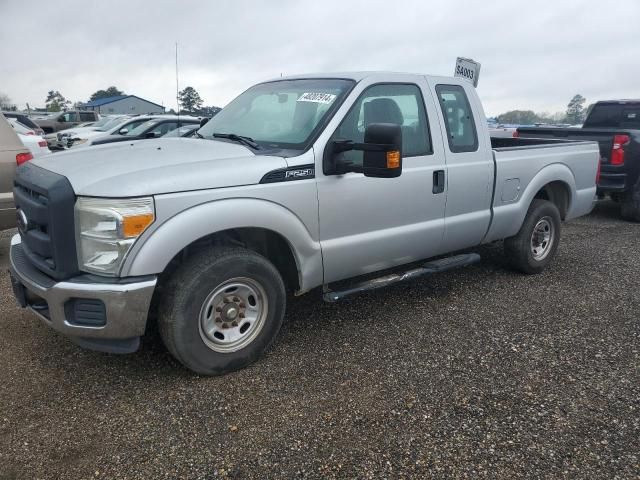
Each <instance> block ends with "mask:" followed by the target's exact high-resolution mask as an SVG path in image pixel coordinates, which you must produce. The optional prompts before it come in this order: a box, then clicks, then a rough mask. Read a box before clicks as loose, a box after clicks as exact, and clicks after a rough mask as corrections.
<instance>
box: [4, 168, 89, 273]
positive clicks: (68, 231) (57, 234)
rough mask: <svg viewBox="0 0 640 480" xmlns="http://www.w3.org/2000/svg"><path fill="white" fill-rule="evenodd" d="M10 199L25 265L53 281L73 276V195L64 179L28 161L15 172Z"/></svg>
mask: <svg viewBox="0 0 640 480" xmlns="http://www.w3.org/2000/svg"><path fill="white" fill-rule="evenodd" d="M13 197H14V200H15V204H16V213H17V216H18V230H19V232H20V236H21V237H22V247H23V251H24V254H25V256H26V257H27V259H28V260H29V262H30V263H31V264H33V265H34V266H35V267H36V268H38V269H39V270H40V271H42V272H43V273H45V274H47V275H49V276H50V277H52V278H55V279H57V280H64V279H66V278H69V277H70V276H72V275H75V274H77V273H78V266H77V260H76V247H75V238H74V237H75V234H74V226H73V206H74V202H75V194H74V192H73V188H72V187H71V184H70V183H69V181H68V180H67V179H66V177H63V176H62V175H58V174H56V173H53V172H50V171H48V170H45V169H43V168H40V167H37V166H35V165H33V164H31V163H30V162H28V163H26V164H24V165H22V166H20V167H18V169H17V170H16V177H15V181H14V188H13ZM21 218H22V221H21Z"/></svg>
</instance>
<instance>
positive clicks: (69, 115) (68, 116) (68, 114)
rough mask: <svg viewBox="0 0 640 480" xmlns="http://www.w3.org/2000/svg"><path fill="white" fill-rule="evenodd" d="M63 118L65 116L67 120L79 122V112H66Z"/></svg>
mask: <svg viewBox="0 0 640 480" xmlns="http://www.w3.org/2000/svg"><path fill="white" fill-rule="evenodd" d="M62 118H64V121H65V122H77V121H78V114H77V112H66V113H65V114H64V115H62Z"/></svg>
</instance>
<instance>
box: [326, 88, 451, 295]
mask: <svg viewBox="0 0 640 480" xmlns="http://www.w3.org/2000/svg"><path fill="white" fill-rule="evenodd" d="M352 99H353V100H352ZM347 105H350V106H347ZM341 108H343V109H344V108H349V110H348V112H345V113H344V114H342V115H340V114H338V115H340V116H338V115H336V117H338V118H341V120H340V121H339V124H337V125H335V122H333V124H330V125H329V126H328V127H327V129H326V132H327V133H328V134H329V135H330V137H329V138H328V139H326V141H325V143H323V142H322V140H320V141H318V142H317V143H316V147H315V148H316V151H315V155H316V176H317V177H316V178H317V186H318V201H319V218H320V242H321V246H322V256H323V263H324V275H325V279H324V280H325V282H326V283H329V282H332V281H337V280H340V279H343V278H347V277H352V276H355V275H360V274H364V273H368V272H373V271H378V270H382V269H385V268H389V267H393V266H395V265H400V264H404V263H409V262H412V261H415V260H419V259H422V258H426V257H430V256H432V255H436V254H437V253H439V251H440V250H441V248H442V235H443V231H444V209H445V203H446V189H445V188H441V189H434V175H435V176H437V172H438V171H441V172H444V170H445V158H444V155H443V146H442V138H441V135H440V132H439V127H438V120H437V116H436V113H435V110H436V106H435V103H434V102H433V99H432V96H431V93H430V92H429V90H428V86H427V84H426V82H424V81H422V79H420V80H419V81H418V82H416V77H414V76H411V77H408V81H407V82H406V83H376V82H375V77H373V78H372V79H367V80H363V81H361V82H360V83H359V84H358V85H357V86H356V87H355V88H354V91H353V92H352V93H351V95H350V98H349V99H348V100H347V102H345V105H343V106H342V107H341ZM370 123H395V124H400V125H401V126H402V133H403V147H402V148H403V170H402V175H400V176H399V177H397V178H392V179H381V178H368V177H365V176H364V175H363V174H361V173H347V174H344V175H324V172H323V171H322V161H323V154H324V150H325V148H326V145H327V144H329V143H330V142H332V141H333V140H353V141H354V142H362V141H363V140H364V131H365V128H366V127H367V125H368V124H370ZM323 135H324V134H323ZM321 139H322V137H321ZM341 155H344V157H345V158H344V160H347V161H351V162H354V163H356V164H358V163H360V164H361V163H362V152H355V151H350V152H344V153H342V154H341Z"/></svg>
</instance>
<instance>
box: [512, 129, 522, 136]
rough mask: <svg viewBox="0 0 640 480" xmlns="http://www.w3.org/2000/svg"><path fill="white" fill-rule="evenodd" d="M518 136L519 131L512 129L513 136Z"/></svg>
mask: <svg viewBox="0 0 640 480" xmlns="http://www.w3.org/2000/svg"><path fill="white" fill-rule="evenodd" d="M519 136H520V132H519V131H518V130H514V131H513V138H518V137H519Z"/></svg>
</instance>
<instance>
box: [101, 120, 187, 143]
mask: <svg viewBox="0 0 640 480" xmlns="http://www.w3.org/2000/svg"><path fill="white" fill-rule="evenodd" d="M182 126H193V127H194V128H199V127H200V119H198V118H194V117H184V116H166V117H161V118H154V119H152V120H148V121H146V122H144V123H142V124H140V125H138V126H137V127H136V128H134V129H132V130H129V131H127V133H125V134H124V135H122V134H114V135H109V136H106V137H101V138H97V139H95V140H93V141H92V145H104V144H106V143H116V142H130V141H133V140H146V139H149V138H159V137H162V136H163V135H166V134H167V133H169V132H171V131H172V130H175V129H176V128H179V127H182Z"/></svg>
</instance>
